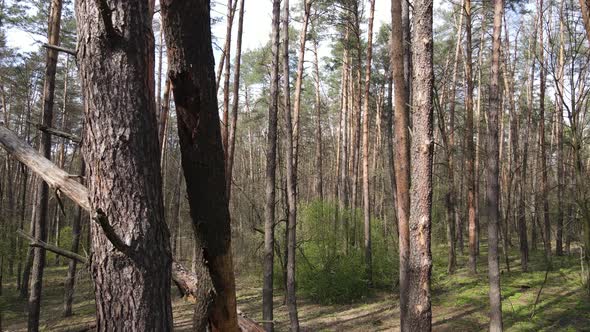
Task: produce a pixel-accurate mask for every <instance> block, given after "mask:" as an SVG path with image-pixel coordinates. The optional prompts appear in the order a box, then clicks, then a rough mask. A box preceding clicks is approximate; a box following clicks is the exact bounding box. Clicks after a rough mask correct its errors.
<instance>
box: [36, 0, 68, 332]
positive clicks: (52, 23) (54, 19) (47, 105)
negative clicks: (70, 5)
mask: <svg viewBox="0 0 590 332" xmlns="http://www.w3.org/2000/svg"><path fill="white" fill-rule="evenodd" d="M61 8H62V2H61V0H53V1H51V8H50V12H49V27H48V32H47V34H48V40H49V43H50V44H52V45H59V30H60V21H61ZM57 56H58V53H57V51H55V50H52V49H47V62H46V65H45V84H44V85H43V115H42V117H43V119H42V124H43V125H44V126H47V127H52V123H53V101H54V92H55V73H56V69H57ZM39 152H40V153H41V154H42V155H43V156H45V157H46V158H48V159H50V158H51V135H50V134H48V133H46V132H43V133H41V142H40V144H39ZM37 191H38V194H37V201H36V203H35V204H36V211H37V213H36V215H35V237H36V238H37V239H38V240H41V241H47V225H46V224H47V216H48V213H47V212H48V211H47V210H48V205H49V187H48V186H47V183H45V182H44V181H43V180H41V179H38V180H37ZM44 268H45V251H44V250H42V249H40V248H35V249H33V265H32V271H31V287H30V292H29V305H28V308H29V321H28V329H29V331H38V330H39V316H40V314H41V290H42V289H43V269H44Z"/></svg>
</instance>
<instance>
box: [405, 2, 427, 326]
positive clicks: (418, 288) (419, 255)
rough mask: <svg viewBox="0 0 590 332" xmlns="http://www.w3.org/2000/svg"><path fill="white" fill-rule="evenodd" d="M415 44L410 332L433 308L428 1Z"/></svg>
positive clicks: (416, 18) (419, 12) (416, 25)
mask: <svg viewBox="0 0 590 332" xmlns="http://www.w3.org/2000/svg"><path fill="white" fill-rule="evenodd" d="M413 4H414V13H413V16H412V18H413V35H412V37H413V38H412V40H413V41H414V42H413V43H412V63H413V66H412V77H413V86H412V108H413V110H414V111H413V115H412V124H413V127H412V131H413V135H412V144H411V169H412V178H411V181H412V187H411V193H410V197H411V198H410V202H411V213H410V220H409V229H410V259H409V269H410V273H409V280H410V282H409V295H408V299H409V301H408V304H409V310H408V315H409V317H408V324H407V326H406V328H407V330H406V331H430V330H431V328H432V304H431V294H430V276H431V270H432V254H431V251H430V234H431V222H432V215H431V208H432V161H433V152H434V137H433V85H434V70H433V63H432V56H433V40H432V20H433V17H432V8H433V3H432V1H430V0H415V1H414V3H413Z"/></svg>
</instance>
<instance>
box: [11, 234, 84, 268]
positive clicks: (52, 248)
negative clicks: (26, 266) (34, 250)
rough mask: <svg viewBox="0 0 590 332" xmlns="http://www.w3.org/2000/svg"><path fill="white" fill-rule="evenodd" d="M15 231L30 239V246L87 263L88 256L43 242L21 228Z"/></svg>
mask: <svg viewBox="0 0 590 332" xmlns="http://www.w3.org/2000/svg"><path fill="white" fill-rule="evenodd" d="M16 233H17V234H18V235H19V236H21V237H23V238H25V239H27V240H29V241H31V244H30V245H31V246H32V247H39V248H43V249H45V250H49V251H51V252H53V253H56V254H58V255H60V256H64V257H67V258H69V259H73V260H76V261H78V262H80V263H83V264H88V258H86V257H84V256H82V255H79V254H77V253H75V252H71V251H69V250H65V249H62V248H60V247H57V246H54V245H52V244H49V243H46V242H43V241H41V240H38V239H36V238H34V237H32V236H31V235H29V234H27V233H25V231H23V230H22V229H19V230H17V231H16Z"/></svg>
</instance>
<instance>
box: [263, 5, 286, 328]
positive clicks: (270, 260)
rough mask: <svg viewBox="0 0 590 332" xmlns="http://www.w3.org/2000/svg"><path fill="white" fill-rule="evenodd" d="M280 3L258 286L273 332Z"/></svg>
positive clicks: (274, 33)
mask: <svg viewBox="0 0 590 332" xmlns="http://www.w3.org/2000/svg"><path fill="white" fill-rule="evenodd" d="M280 12H281V1H280V0H273V3H272V33H271V49H272V62H271V70H270V102H269V108H268V136H267V144H266V177H265V188H266V202H265V210H264V261H263V271H264V272H263V278H264V280H263V285H262V319H264V320H265V323H264V329H265V330H266V331H273V330H274V325H273V323H272V320H273V275H274V273H273V271H274V246H275V245H274V242H275V237H274V230H275V200H276V189H275V184H276V170H277V116H278V111H279V105H278V101H279V31H280V28H279V21H280Z"/></svg>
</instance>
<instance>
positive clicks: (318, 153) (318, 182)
mask: <svg viewBox="0 0 590 332" xmlns="http://www.w3.org/2000/svg"><path fill="white" fill-rule="evenodd" d="M318 44H319V42H318V40H317V35H316V37H315V38H314V43H313V47H314V62H313V65H314V83H315V108H316V132H315V139H316V142H315V144H316V150H315V171H316V172H317V173H316V177H315V185H314V192H315V195H316V196H317V197H318V198H319V199H320V201H323V200H324V183H323V181H324V179H323V178H324V174H323V169H322V159H323V156H322V153H323V152H322V151H323V150H322V148H323V147H322V99H321V90H320V84H321V82H320V65H319V55H318ZM336 174H338V172H336Z"/></svg>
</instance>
